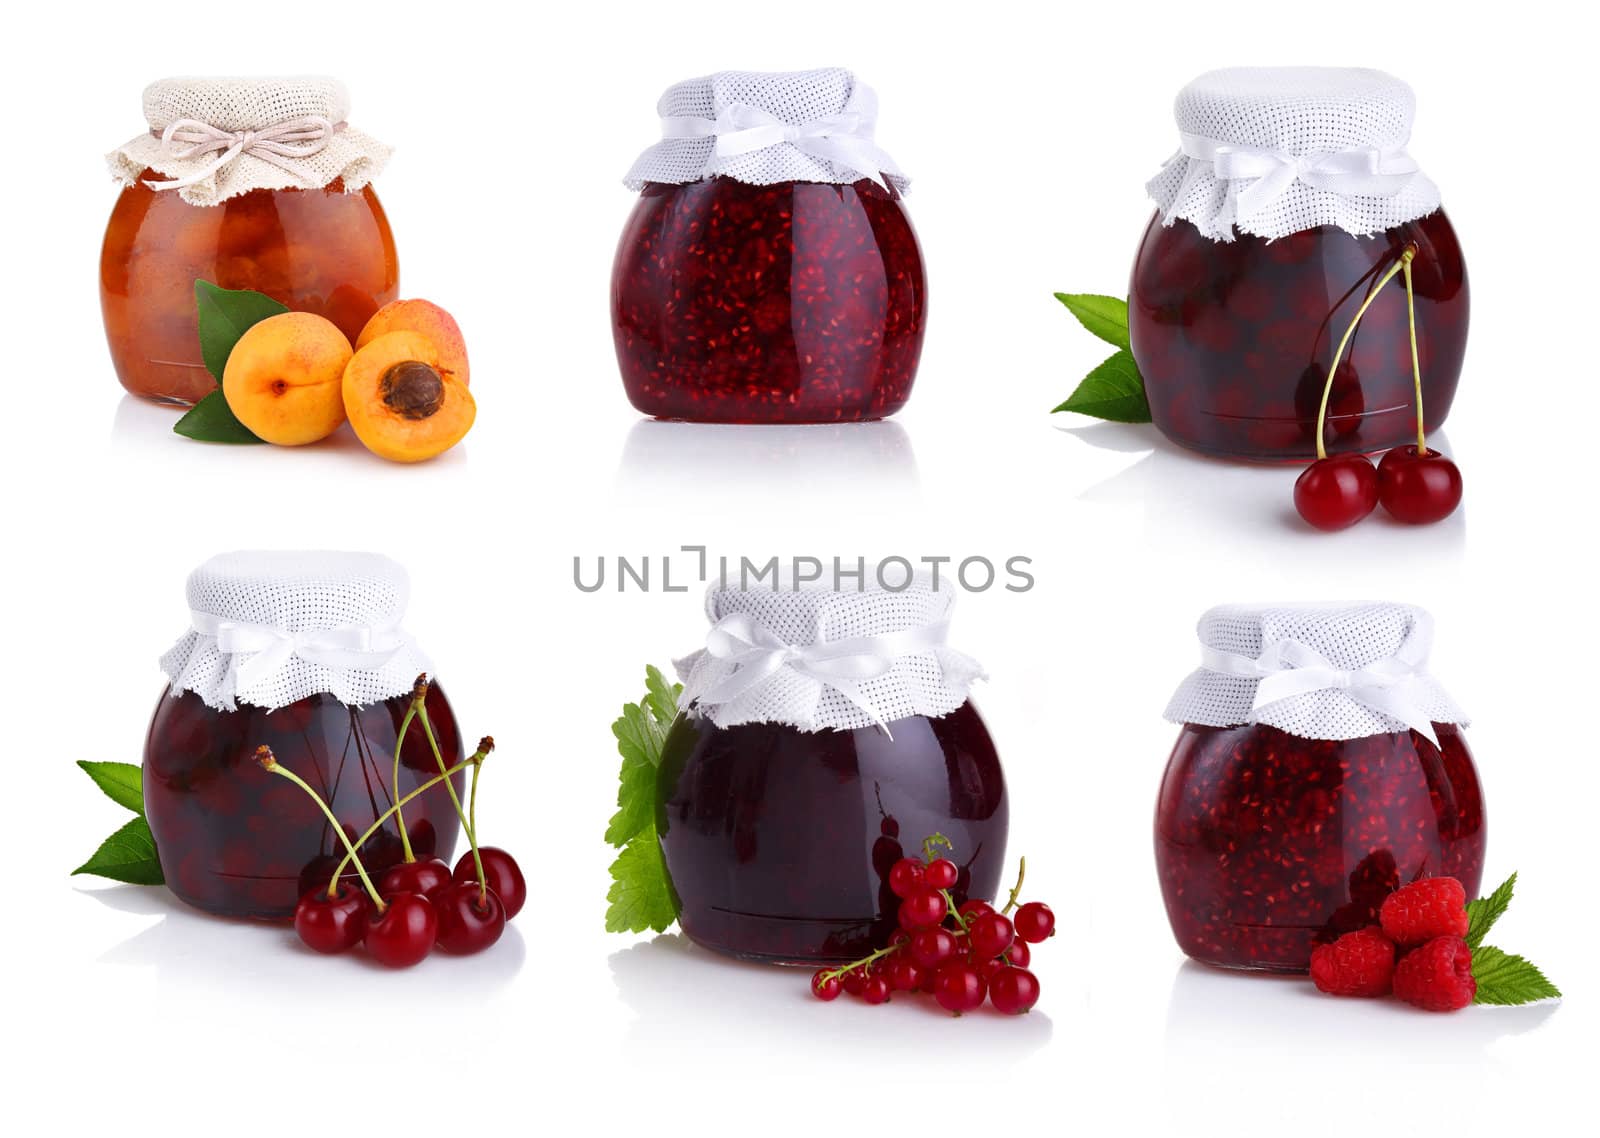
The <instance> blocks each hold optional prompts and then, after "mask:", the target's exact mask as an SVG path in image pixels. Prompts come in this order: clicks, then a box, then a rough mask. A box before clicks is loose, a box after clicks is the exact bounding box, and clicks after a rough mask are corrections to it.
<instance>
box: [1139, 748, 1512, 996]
mask: <svg viewBox="0 0 1600 1138" xmlns="http://www.w3.org/2000/svg"><path fill="white" fill-rule="evenodd" d="M1435 731H1436V733H1437V734H1438V736H1439V741H1440V743H1441V744H1443V749H1442V750H1441V749H1439V748H1437V747H1435V746H1434V745H1433V744H1432V743H1430V742H1429V741H1428V740H1427V739H1425V738H1423V737H1422V736H1421V735H1418V734H1417V733H1416V732H1414V731H1408V732H1405V733H1404V734H1388V735H1374V736H1371V737H1369V738H1365V739H1350V740H1343V741H1323V740H1314V739H1302V738H1299V737H1297V736H1294V735H1290V734H1287V733H1286V732H1283V731H1280V730H1278V729H1277V728H1275V727H1266V726H1242V727H1197V726H1194V725H1192V724H1189V725H1185V726H1184V728H1183V730H1182V732H1181V734H1180V735H1179V736H1178V742H1177V746H1176V747H1175V748H1174V749H1173V752H1172V758H1171V760H1170V761H1169V762H1168V764H1167V772H1166V776H1165V778H1164V780H1163V781H1162V784H1161V795H1160V798H1159V800H1158V802H1157V805H1156V826H1155V834H1156V841H1155V844H1156V868H1157V871H1158V872H1159V874H1160V877H1161V891H1162V895H1163V896H1164V897H1165V899H1166V904H1167V917H1168V919H1169V920H1170V921H1171V923H1172V931H1173V934H1174V935H1175V936H1176V937H1177V940H1178V945H1179V947H1181V948H1182V949H1183V951H1184V952H1186V953H1188V954H1189V955H1190V956H1192V957H1194V958H1195V959H1196V960H1200V961H1204V962H1205V963H1207V964H1216V965H1220V966H1222V967H1225V968H1247V969H1261V970H1268V971H1278V972H1304V971H1305V970H1306V969H1307V968H1308V967H1309V965H1310V961H1311V950H1312V948H1313V947H1315V945H1316V944H1318V943H1320V942H1321V941H1324V940H1331V939H1333V938H1335V937H1337V936H1339V935H1340V934H1342V933H1345V932H1349V931H1351V930H1353V929H1356V928H1361V927H1363V926H1365V925H1368V924H1373V923H1375V922H1376V921H1377V911H1378V906H1379V905H1381V904H1382V903H1383V899H1384V898H1385V897H1386V896H1388V895H1389V893H1390V892H1392V891H1393V890H1394V889H1395V888H1396V887H1397V886H1399V885H1401V884H1404V883H1405V882H1408V881H1411V880H1413V879H1414V878H1417V877H1419V876H1441V875H1442V876H1449V877H1455V878H1458V879H1459V880H1460V881H1461V883H1462V885H1464V886H1465V887H1466V890H1467V896H1469V897H1475V896H1477V889H1478V886H1479V885H1480V884H1481V880H1482V877H1483V854H1484V840H1485V829H1484V811H1483V794H1482V791H1481V789H1480V788H1479V785H1478V775H1477V770H1476V769H1475V767H1474V766H1473V762H1472V755H1471V753H1470V752H1469V751H1468V750H1467V744H1466V740H1465V739H1464V738H1463V737H1462V735H1461V732H1460V731H1459V730H1458V729H1457V728H1455V727H1454V726H1452V725H1449V724H1435Z"/></svg>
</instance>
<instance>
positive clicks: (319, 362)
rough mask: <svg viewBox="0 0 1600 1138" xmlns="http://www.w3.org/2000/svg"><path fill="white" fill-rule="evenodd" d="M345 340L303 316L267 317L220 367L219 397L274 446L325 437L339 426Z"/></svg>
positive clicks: (327, 325)
mask: <svg viewBox="0 0 1600 1138" xmlns="http://www.w3.org/2000/svg"><path fill="white" fill-rule="evenodd" d="M349 362H350V341H349V340H347V339H345V337H344V333H343V332H341V331H339V329H338V327H337V326H335V325H334V324H333V323H332V322H331V321H329V320H325V319H323V318H322V317H321V316H314V315H312V314H311V313H309V312H284V313H280V314H279V315H277V316H269V317H267V318H266V319H265V320H263V321H261V322H260V323H258V324H255V325H252V326H251V327H250V328H248V329H246V330H245V334H244V335H243V336H240V337H239V340H238V343H236V344H234V346H233V351H232V352H230V353H229V355H228V363H227V365H226V366H225V367H224V368H223V369H222V395H223V398H224V399H226V400H227V401H228V407H229V408H230V409H231V410H232V411H233V413H234V414H235V415H236V416H238V418H239V422H241V423H243V424H244V425H245V426H246V427H248V428H250V430H251V431H252V432H253V433H254V434H255V435H256V436H257V437H258V438H261V439H264V440H266V441H267V442H269V443H277V444H278V445H279V446H288V447H294V446H304V445H305V444H306V443H314V442H316V441H317V440H319V439H325V438H327V437H328V436H329V435H331V434H333V432H334V431H337V430H338V429H339V424H340V423H343V422H344V418H345V413H344V389H343V379H344V371H345V365H346V364H348V363H349Z"/></svg>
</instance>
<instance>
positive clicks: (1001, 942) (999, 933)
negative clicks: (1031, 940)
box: [967, 913, 1017, 960]
mask: <svg viewBox="0 0 1600 1138" xmlns="http://www.w3.org/2000/svg"><path fill="white" fill-rule="evenodd" d="M967 935H968V938H969V939H970V940H971V942H972V955H973V957H974V959H977V960H992V959H994V958H995V957H996V956H999V955H1000V954H1001V953H1002V952H1004V951H1005V950H1006V949H1008V948H1010V947H1011V942H1012V941H1013V940H1015V939H1016V935H1017V934H1016V930H1015V929H1014V928H1013V927H1012V925H1011V921H1010V920H1009V919H1008V918H1006V917H1003V916H1001V915H1000V914H999V913H985V914H984V915H983V916H981V917H979V918H978V919H977V920H975V921H973V922H972V927H971V928H970V929H968V931H967Z"/></svg>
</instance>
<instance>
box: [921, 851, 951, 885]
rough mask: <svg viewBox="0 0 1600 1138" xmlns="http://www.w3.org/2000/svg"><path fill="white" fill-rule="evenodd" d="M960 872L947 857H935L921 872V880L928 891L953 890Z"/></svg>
mask: <svg viewBox="0 0 1600 1138" xmlns="http://www.w3.org/2000/svg"><path fill="white" fill-rule="evenodd" d="M960 877H961V871H960V870H959V869H957V868H956V863H955V862H953V861H951V860H950V859H949V858H947V857H936V858H934V859H933V860H932V861H930V862H929V863H928V867H927V869H925V870H923V874H922V879H923V882H924V883H925V884H926V885H927V886H928V888H929V889H954V888H955V885H956V881H957V880H958V879H959V878H960Z"/></svg>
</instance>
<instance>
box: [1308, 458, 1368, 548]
mask: <svg viewBox="0 0 1600 1138" xmlns="http://www.w3.org/2000/svg"><path fill="white" fill-rule="evenodd" d="M1377 506H1378V472H1377V470H1376V469H1375V468H1374V467H1373V465H1372V462H1371V460H1370V459H1368V458H1367V456H1366V455H1364V454H1336V455H1334V456H1332V457H1331V458H1319V459H1317V461H1316V462H1313V463H1312V464H1311V465H1310V466H1308V467H1306V468H1305V470H1303V471H1301V473H1300V477H1299V478H1297V479H1295V483H1294V508H1295V509H1297V510H1299V511H1300V516H1301V517H1302V518H1304V519H1305V520H1306V521H1307V522H1308V523H1310V524H1311V525H1313V526H1315V527H1316V528H1317V529H1320V530H1326V531H1328V532H1332V531H1334V530H1341V529H1345V528H1347V527H1349V526H1353V525H1355V524H1356V523H1357V522H1359V521H1360V520H1361V519H1362V518H1364V517H1366V516H1367V515H1368V514H1370V513H1372V511H1373V510H1374V509H1376V508H1377Z"/></svg>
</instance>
